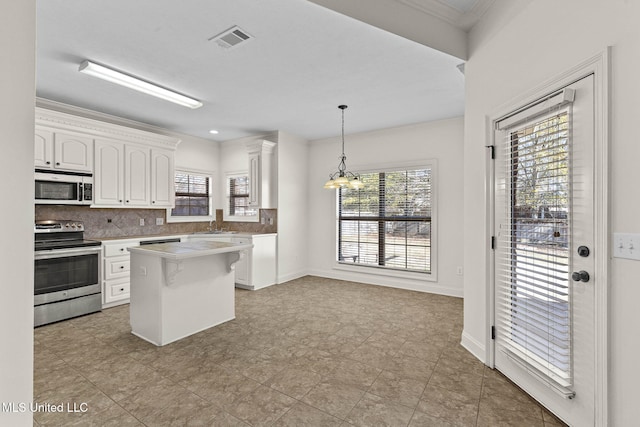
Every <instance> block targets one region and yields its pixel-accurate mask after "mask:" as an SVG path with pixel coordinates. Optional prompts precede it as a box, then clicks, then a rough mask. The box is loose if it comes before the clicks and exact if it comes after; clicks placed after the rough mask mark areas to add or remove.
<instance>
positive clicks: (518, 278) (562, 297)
mask: <svg viewBox="0 0 640 427" xmlns="http://www.w3.org/2000/svg"><path fill="white" fill-rule="evenodd" d="M495 132H496V133H495V141H496V146H495V153H496V155H495V188H494V194H495V206H494V215H495V224H494V227H495V234H496V242H495V258H494V259H495V265H494V275H495V277H494V313H495V314H494V325H495V326H494V328H495V329H494V332H495V340H494V365H495V367H496V369H498V370H500V371H501V372H502V373H504V374H505V375H506V376H507V377H509V378H510V379H511V380H512V381H513V382H515V383H516V384H518V385H519V386H520V387H521V388H523V389H524V390H525V391H527V392H528V393H529V394H531V395H532V396H533V397H534V398H535V399H536V400H538V401H540V402H541V403H542V404H543V405H544V406H545V407H547V408H548V409H549V410H551V411H552V412H554V413H555V414H556V415H557V416H558V417H560V418H561V419H563V420H564V421H565V422H567V423H569V424H570V425H576V426H587V425H594V420H595V391H594V390H595V384H594V378H595V376H596V375H595V374H596V372H595V359H594V354H595V321H594V318H595V300H594V298H595V289H596V287H597V286H602V285H603V284H599V283H597V282H596V280H595V274H594V273H595V272H594V268H595V260H594V258H595V257H594V250H595V248H594V247H593V244H594V240H595V239H594V230H595V229H594V191H593V190H594V156H593V153H594V77H593V76H592V75H591V76H587V77H585V78H582V79H581V80H579V81H577V82H575V83H573V84H571V85H570V86H567V87H566V88H564V89H563V90H561V91H558V92H556V93H554V94H550V95H549V96H548V97H546V98H545V99H543V100H542V101H540V102H538V103H535V105H532V106H529V107H527V108H525V109H522V110H518V111H516V112H514V113H513V114H512V115H510V116H508V117H506V118H505V119H504V120H501V121H499V122H498V123H497V129H496V131H495Z"/></svg>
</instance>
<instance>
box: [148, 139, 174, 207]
mask: <svg viewBox="0 0 640 427" xmlns="http://www.w3.org/2000/svg"><path fill="white" fill-rule="evenodd" d="M174 169H175V167H174V155H173V152H172V151H169V150H162V149H155V148H154V149H151V205H152V206H153V207H156V208H170V207H172V206H174V203H175V201H174V200H175V190H174V181H175V179H174Z"/></svg>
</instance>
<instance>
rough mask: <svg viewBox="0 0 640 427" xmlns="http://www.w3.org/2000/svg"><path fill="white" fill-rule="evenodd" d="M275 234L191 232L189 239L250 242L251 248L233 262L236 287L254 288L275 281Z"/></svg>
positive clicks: (268, 284)
mask: <svg viewBox="0 0 640 427" xmlns="http://www.w3.org/2000/svg"><path fill="white" fill-rule="evenodd" d="M276 239H277V234H275V233H271V234H242V233H237V234H236V233H233V234H231V233H222V234H213V235H212V234H193V235H191V236H189V240H211V241H214V242H232V243H252V244H253V248H252V249H248V250H247V251H246V253H245V254H243V256H242V258H240V261H238V262H237V263H236V264H235V270H236V287H238V288H242V289H249V290H256V289H261V288H265V287H267V286H271V285H274V284H275V283H276V264H277V263H276Z"/></svg>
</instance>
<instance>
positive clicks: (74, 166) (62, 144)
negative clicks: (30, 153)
mask: <svg viewBox="0 0 640 427" xmlns="http://www.w3.org/2000/svg"><path fill="white" fill-rule="evenodd" d="M34 143H35V145H34V154H35V159H34V160H35V166H36V167H37V168H47V169H60V170H68V171H78V172H88V173H91V172H93V138H92V137H91V136H84V135H75V134H73V133H64V132H57V131H55V130H51V129H46V128H41V127H36V129H35V135H34Z"/></svg>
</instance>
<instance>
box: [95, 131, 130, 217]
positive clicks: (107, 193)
mask: <svg viewBox="0 0 640 427" xmlns="http://www.w3.org/2000/svg"><path fill="white" fill-rule="evenodd" d="M94 175H95V179H94V183H93V204H94V205H95V206H122V204H123V203H124V183H123V180H124V144H123V143H122V142H118V141H111V140H103V139H96V143H95V171H94Z"/></svg>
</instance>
